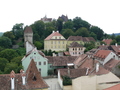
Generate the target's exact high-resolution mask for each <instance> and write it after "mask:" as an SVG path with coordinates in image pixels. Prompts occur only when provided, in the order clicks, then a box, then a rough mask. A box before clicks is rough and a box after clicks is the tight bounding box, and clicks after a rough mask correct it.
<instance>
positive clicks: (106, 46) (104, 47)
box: [98, 44, 109, 50]
mask: <svg viewBox="0 0 120 90" xmlns="http://www.w3.org/2000/svg"><path fill="white" fill-rule="evenodd" d="M108 47H109V46H108V45H104V44H103V45H100V46H99V47H98V49H100V50H109V49H108Z"/></svg>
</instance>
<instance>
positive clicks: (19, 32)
mask: <svg viewBox="0 0 120 90" xmlns="http://www.w3.org/2000/svg"><path fill="white" fill-rule="evenodd" d="M23 25H24V24H23V23H19V24H15V25H14V26H13V28H12V32H13V34H14V36H15V39H16V40H17V39H19V38H23V30H24V29H23Z"/></svg>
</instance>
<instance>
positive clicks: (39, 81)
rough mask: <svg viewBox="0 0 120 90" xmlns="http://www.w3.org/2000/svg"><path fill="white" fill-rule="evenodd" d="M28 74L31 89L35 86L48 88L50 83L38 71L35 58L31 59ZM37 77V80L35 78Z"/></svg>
mask: <svg viewBox="0 0 120 90" xmlns="http://www.w3.org/2000/svg"><path fill="white" fill-rule="evenodd" d="M26 74H27V84H28V85H29V88H30V89H35V88H48V85H47V84H46V83H45V82H44V80H43V79H42V77H41V75H40V72H39V71H38V69H37V67H36V65H35V62H34V60H31V62H30V64H29V66H28V69H27V71H26ZM34 78H35V80H33V79H34Z"/></svg>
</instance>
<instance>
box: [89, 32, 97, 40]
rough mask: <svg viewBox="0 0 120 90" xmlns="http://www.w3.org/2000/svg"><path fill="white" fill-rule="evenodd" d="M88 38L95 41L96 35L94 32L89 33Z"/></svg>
mask: <svg viewBox="0 0 120 90" xmlns="http://www.w3.org/2000/svg"><path fill="white" fill-rule="evenodd" d="M90 37H93V38H94V39H95V40H97V35H96V34H95V33H94V32H91V33H90Z"/></svg>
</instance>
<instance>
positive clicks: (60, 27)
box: [57, 19, 63, 32]
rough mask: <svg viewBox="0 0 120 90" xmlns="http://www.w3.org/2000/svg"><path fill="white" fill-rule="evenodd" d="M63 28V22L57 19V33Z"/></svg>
mask: <svg viewBox="0 0 120 90" xmlns="http://www.w3.org/2000/svg"><path fill="white" fill-rule="evenodd" d="M62 28H63V20H62V19H58V20H57V29H58V30H59V32H61V31H62Z"/></svg>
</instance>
